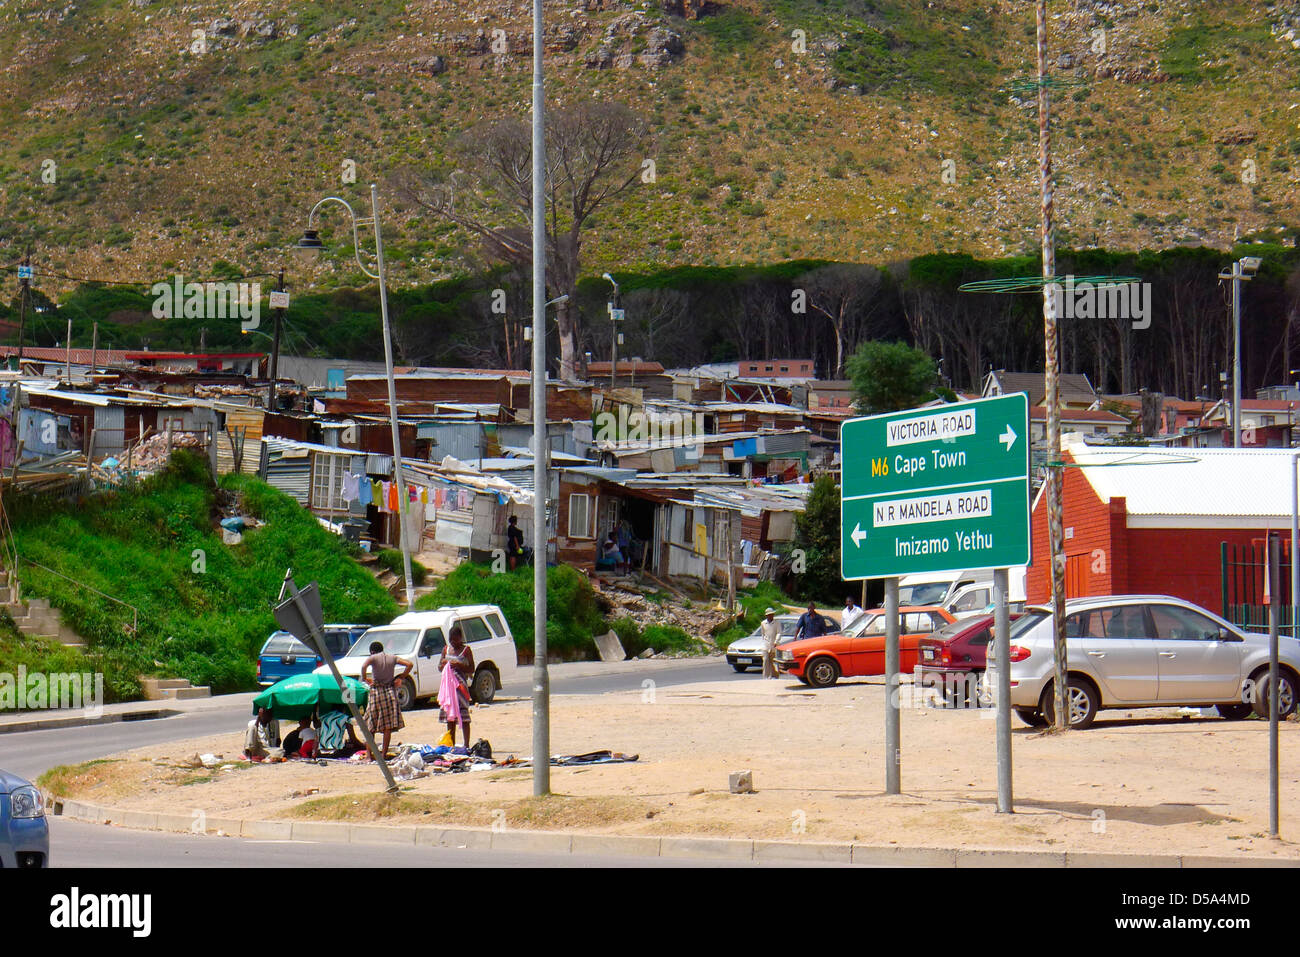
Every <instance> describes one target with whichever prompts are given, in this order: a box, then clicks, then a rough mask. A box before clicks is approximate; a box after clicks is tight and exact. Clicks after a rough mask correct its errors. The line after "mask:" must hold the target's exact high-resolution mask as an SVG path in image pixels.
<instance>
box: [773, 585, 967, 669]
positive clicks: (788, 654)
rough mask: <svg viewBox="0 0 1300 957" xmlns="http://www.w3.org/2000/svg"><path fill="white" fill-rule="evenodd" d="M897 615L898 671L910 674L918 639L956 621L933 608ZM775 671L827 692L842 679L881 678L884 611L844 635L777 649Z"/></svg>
mask: <svg viewBox="0 0 1300 957" xmlns="http://www.w3.org/2000/svg"><path fill="white" fill-rule="evenodd" d="M898 614H899V617H900V619H901V621H900V622H899V635H898V651H899V668H900V669H901V673H902V674H910V673H911V672H912V670H913V669H915V667H916V662H917V657H918V655H919V654H920V652H919V651H918V648H917V646H918V645H919V643H920V641H921V639H922V638H925V637H927V636H928V635H930V634H931V633H932V632H933V631H935V629H937V628H942V627H943V626H944V625H946V624H948V623H949V622H951V621H955V620H956V619H955V618H954V617H953V616H952V614H950V613H949V612H948V610H947V609H946V608H941V607H939V606H938V605H921V606H906V607H903V608H900V609H898ZM776 667H777V669H778V670H779V671H781V672H783V673H785V674H790V675H794V676H795V677H796V678H798V679H799V680H800V681H802V682H803V683H804V684H807V685H812V686H813V687H814V688H827V687H830V686H831V685H833V684H835V682H836V681H838V680H839V679H840V676H841V675H842V676H844V677H845V678H854V677H858V676H861V675H883V674H884V673H885V610H884V609H883V608H876V609H873V610H872V611H869V612H867V613H866V614H865V615H863V616H862V617H861V618H859V619H858V620H857V621H855V622H854V623H853V624H852V625H851V626H849V629H848V631H846V632H841V633H839V634H834V635H823V636H821V637H820V638H800V639H799V640H798V641H787V642H785V643H784V644H780V645H777V647H776Z"/></svg>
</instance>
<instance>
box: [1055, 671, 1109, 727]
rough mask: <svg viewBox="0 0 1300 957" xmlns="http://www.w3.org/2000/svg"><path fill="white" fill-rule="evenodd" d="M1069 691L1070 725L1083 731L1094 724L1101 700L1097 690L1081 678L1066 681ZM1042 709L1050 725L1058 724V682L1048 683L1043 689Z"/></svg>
mask: <svg viewBox="0 0 1300 957" xmlns="http://www.w3.org/2000/svg"><path fill="white" fill-rule="evenodd" d="M1066 690H1067V692H1068V696H1067V700H1068V702H1069V705H1070V727H1071V728H1078V729H1079V730H1080V731H1082V730H1083V729H1084V728H1086V727H1088V726H1089V725H1090V724H1092V721H1093V719H1094V718H1096V717H1097V710H1098V709H1099V708H1100V707H1101V701H1100V700H1099V696H1098V694H1097V691H1096V689H1095V688H1093V686H1092V685H1091V684H1089V683H1088V682H1087V681H1083V680H1081V679H1079V678H1070V679H1069V680H1068V681H1067V683H1066ZM1040 710H1041V711H1042V712H1043V718H1044V719H1045V720H1046V722H1047V724H1048V726H1051V725H1054V724H1056V683H1055V682H1052V683H1050V684H1048V686H1047V688H1046V689H1045V690H1044V691H1043V697H1042V700H1041V702H1040Z"/></svg>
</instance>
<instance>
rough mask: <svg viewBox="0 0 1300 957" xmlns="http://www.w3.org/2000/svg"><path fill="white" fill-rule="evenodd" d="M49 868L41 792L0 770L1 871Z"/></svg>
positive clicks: (48, 840) (48, 833) (15, 776)
mask: <svg viewBox="0 0 1300 957" xmlns="http://www.w3.org/2000/svg"><path fill="white" fill-rule="evenodd" d="M49 866H50V827H49V824H47V823H46V821H45V801H44V799H43V798H42V797H41V792H40V790H39V789H38V788H36V787H35V786H34V785H33V784H31V783H30V782H28V781H24V780H23V779H22V778H20V777H18V776H17V775H16V774H10V773H9V772H8V771H5V770H3V769H0V870H7V869H11V868H16V867H49Z"/></svg>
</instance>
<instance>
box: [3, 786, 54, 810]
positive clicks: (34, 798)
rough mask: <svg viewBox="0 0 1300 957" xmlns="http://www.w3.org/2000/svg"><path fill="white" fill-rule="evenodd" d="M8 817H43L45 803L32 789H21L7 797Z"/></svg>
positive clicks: (36, 791) (38, 792) (37, 792)
mask: <svg viewBox="0 0 1300 957" xmlns="http://www.w3.org/2000/svg"><path fill="white" fill-rule="evenodd" d="M9 816H10V817H13V818H32V817H45V801H44V800H42V798H41V792H40V791H38V790H36V788H34V787H21V788H18V789H17V790H15V791H14V792H12V793H11V794H10V795H9Z"/></svg>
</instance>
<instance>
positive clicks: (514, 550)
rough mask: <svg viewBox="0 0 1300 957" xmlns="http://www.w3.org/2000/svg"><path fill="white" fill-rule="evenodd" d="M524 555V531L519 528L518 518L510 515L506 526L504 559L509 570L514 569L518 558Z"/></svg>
mask: <svg viewBox="0 0 1300 957" xmlns="http://www.w3.org/2000/svg"><path fill="white" fill-rule="evenodd" d="M523 557H524V533H523V531H521V530H520V528H519V519H518V518H517V517H516V516H514V515H511V516H510V520H509V522H508V523H507V528H506V560H507V561H508V562H509V563H510V570H511V571H514V570H515V567H516V566H517V565H518V564H519V559H521V558H523Z"/></svg>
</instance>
